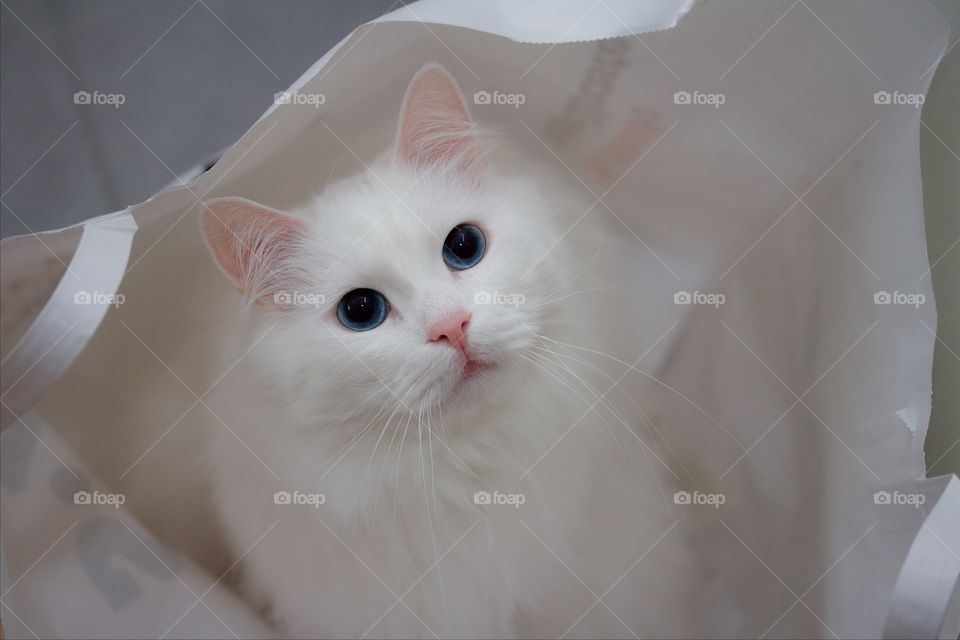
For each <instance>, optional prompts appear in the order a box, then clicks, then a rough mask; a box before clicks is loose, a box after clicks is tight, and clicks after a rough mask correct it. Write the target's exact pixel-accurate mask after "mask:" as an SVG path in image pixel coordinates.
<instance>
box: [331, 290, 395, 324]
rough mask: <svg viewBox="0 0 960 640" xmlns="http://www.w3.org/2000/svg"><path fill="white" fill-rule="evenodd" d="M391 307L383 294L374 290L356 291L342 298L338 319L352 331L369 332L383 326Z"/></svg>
mask: <svg viewBox="0 0 960 640" xmlns="http://www.w3.org/2000/svg"><path fill="white" fill-rule="evenodd" d="M389 312H390V305H389V304H388V303H387V299H386V298H384V297H383V294H382V293H380V292H379V291H374V290H373V289H354V290H353V291H351V292H349V293H347V294H346V295H345V296H343V297H342V298H340V306H338V307H337V318H338V319H339V320H340V324H342V325H343V326H345V327H346V328H347V329H350V330H352V331H369V330H370V329H375V328H377V327H379V326H380V325H381V324H383V321H384V320H386V319H387V313H389Z"/></svg>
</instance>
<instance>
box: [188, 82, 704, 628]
mask: <svg viewBox="0 0 960 640" xmlns="http://www.w3.org/2000/svg"><path fill="white" fill-rule="evenodd" d="M491 148H492V147H490V146H489V145H488V143H487V141H486V137H485V136H482V135H481V134H480V133H479V132H478V130H477V128H476V126H475V125H474V123H473V121H472V119H471V117H470V115H469V113H468V111H467V107H466V105H465V102H464V99H463V97H462V95H461V93H460V90H459V88H458V87H457V85H456V83H455V81H454V80H453V78H452V77H451V76H450V75H449V74H448V73H447V72H446V71H445V70H443V69H442V68H440V67H438V66H436V65H431V66H427V67H426V68H424V69H423V70H421V71H420V72H419V73H418V74H417V75H416V77H415V78H414V79H413V81H412V82H411V84H410V86H409V88H408V90H407V95H406V98H405V100H404V104H403V106H402V112H401V115H400V119H399V126H398V133H397V137H396V141H395V143H394V145H393V147H392V148H391V149H390V150H389V152H387V153H386V154H385V155H384V156H383V157H382V158H381V159H379V160H378V161H377V162H375V163H373V164H372V165H371V166H369V167H368V168H367V170H366V171H364V172H362V173H361V174H359V175H357V176H355V177H352V178H349V179H346V180H344V181H341V182H339V183H336V184H333V185H331V186H329V187H328V188H327V189H326V191H325V192H324V193H323V194H322V196H320V197H318V199H317V200H316V201H315V202H313V203H311V204H310V206H308V207H306V208H304V209H303V210H301V211H295V212H288V213H280V212H277V211H274V210H272V209H269V208H268V207H265V206H261V205H259V204H257V203H254V202H251V201H248V200H244V199H240V198H218V199H216V200H213V201H210V202H209V203H208V210H207V211H206V212H205V214H204V217H203V233H204V236H205V238H206V240H207V243H208V245H209V247H210V250H211V252H212V254H213V256H214V258H215V260H216V262H217V264H218V265H219V266H220V268H221V269H222V270H223V271H224V272H225V273H226V275H227V276H228V277H229V278H230V279H231V280H232V282H233V284H234V285H235V286H236V287H237V288H239V290H240V291H241V292H242V295H244V296H246V297H247V299H248V300H249V301H250V302H251V303H253V304H251V305H250V308H249V317H248V318H247V319H246V321H245V324H246V326H247V327H248V328H249V334H248V335H246V336H244V338H243V340H241V341H239V342H229V343H227V342H225V344H224V349H227V350H232V351H229V352H231V353H235V354H237V355H239V354H241V353H244V352H246V351H249V353H248V354H247V355H246V356H245V357H244V358H243V359H242V360H241V361H240V362H239V363H238V365H237V368H236V371H234V372H232V373H231V374H230V375H229V376H228V377H227V378H226V379H225V380H224V381H223V383H222V384H221V385H220V386H219V387H218V390H217V392H216V397H215V398H214V399H212V400H211V406H215V407H216V410H217V413H218V414H219V415H222V417H223V419H224V422H225V423H226V424H228V425H230V428H231V429H232V430H233V431H234V434H231V433H229V432H228V431H227V430H226V429H213V430H208V431H207V432H206V433H207V434H208V435H209V440H208V442H206V447H207V456H208V457H207V458H206V460H207V461H208V462H209V469H210V470H211V471H212V473H213V474H214V477H213V478H212V484H213V486H214V491H215V498H216V499H215V504H217V508H218V510H219V513H218V516H219V519H220V523H221V525H222V527H223V529H224V530H225V531H226V535H227V536H228V537H229V539H230V545H231V547H232V557H234V558H241V559H240V560H239V568H240V570H241V571H242V574H243V578H242V581H241V583H242V587H243V589H244V591H245V593H246V594H247V595H248V597H250V598H251V599H252V600H253V601H255V602H257V603H259V604H261V605H262V606H263V607H264V608H265V609H266V610H267V611H268V612H269V615H270V617H271V619H272V620H273V621H274V622H275V623H276V624H277V626H278V627H279V628H280V629H281V631H282V632H283V633H288V634H292V635H295V636H307V637H318V636H322V637H362V636H369V637H383V636H387V637H432V636H440V637H516V636H529V637H544V636H547V635H552V636H558V635H561V634H564V633H570V634H571V635H578V634H579V635H591V636H598V635H599V636H608V637H609V636H610V635H621V636H630V635H635V634H644V633H667V632H671V631H672V632H674V633H679V632H680V631H679V628H676V627H667V626H664V625H665V624H666V621H667V620H668V619H672V620H674V621H675V620H676V619H675V618H672V617H671V615H670V614H669V613H668V611H677V610H683V608H684V607H683V603H682V602H681V601H680V600H678V597H679V596H678V593H677V591H676V589H675V585H679V584H683V581H684V579H685V578H684V575H685V572H686V571H687V570H688V569H687V568H685V567H686V560H685V556H684V554H683V553H682V547H681V545H680V538H678V537H677V535H675V533H676V532H674V535H672V536H671V533H670V531H671V525H672V523H673V522H674V518H673V517H672V516H671V514H670V512H669V508H668V507H667V506H666V504H665V500H664V497H663V496H664V494H665V495H670V494H672V489H670V488H668V487H666V486H665V485H664V486H661V484H662V478H661V477H660V476H662V475H663V472H664V463H663V460H662V459H661V458H660V457H659V454H658V451H659V448H658V447H656V446H648V444H647V442H643V441H641V435H642V434H648V433H649V426H648V425H646V424H645V423H644V416H643V415H642V414H641V412H640V407H638V406H637V403H636V401H635V397H636V394H634V393H633V389H636V388H638V386H639V384H638V382H637V380H638V379H637V378H636V377H634V376H632V375H629V374H630V373H631V372H630V369H629V367H628V365H629V363H631V362H633V361H634V360H635V359H636V358H637V356H638V355H639V354H640V353H641V352H642V349H641V346H642V345H634V344H632V343H630V341H629V340H628V339H627V338H626V336H629V335H630V332H629V325H628V324H627V320H628V318H630V317H631V315H630V313H629V309H628V307H629V305H630V304H632V303H631V302H630V300H631V298H630V293H629V291H626V289H627V288H628V287H629V283H628V282H624V280H626V279H627V277H626V276H624V275H623V274H621V273H620V271H621V270H620V269H619V268H618V267H619V265H618V263H617V257H618V256H617V253H616V251H615V250H614V248H613V247H615V245H616V242H615V241H613V240H611V238H610V237H609V234H607V237H606V238H604V224H605V223H604V219H603V217H602V213H601V212H599V211H591V212H589V213H588V209H589V208H590V207H589V205H590V201H589V200H585V199H584V198H583V197H582V196H581V195H580V194H579V193H578V192H576V190H574V189H572V188H570V187H568V186H566V185H563V184H562V183H560V182H558V181H551V179H550V178H548V177H545V175H544V174H543V172H542V171H531V170H530V166H531V163H530V162H527V163H526V166H525V163H523V162H522V161H521V162H517V161H516V160H509V161H508V157H507V156H505V155H503V156H501V155H500V154H497V153H494V152H492V151H491V150H490V149H491ZM591 291H592V292H599V293H598V294H597V295H593V296H591V295H590V293H589V292H591ZM600 354H609V355H606V356H604V355H600ZM631 385H633V389H631ZM234 435H236V436H237V437H234ZM241 441H242V443H241ZM245 448H248V451H244V450H243V449H245ZM249 452H255V454H256V457H257V458H259V459H260V461H261V462H262V464H258V462H257V460H255V459H254V458H253V457H252V456H251V455H250V453H249ZM278 492H279V493H278ZM648 549H649V553H645V552H647V551H648ZM608 589H609V593H606V592H607V591H608ZM600 596H603V598H602V600H598V597H600ZM617 603H619V604H617Z"/></svg>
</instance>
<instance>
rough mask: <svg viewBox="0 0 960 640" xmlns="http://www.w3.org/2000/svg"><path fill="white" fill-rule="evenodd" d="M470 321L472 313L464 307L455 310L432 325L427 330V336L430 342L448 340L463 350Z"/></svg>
mask: <svg viewBox="0 0 960 640" xmlns="http://www.w3.org/2000/svg"><path fill="white" fill-rule="evenodd" d="M469 323H470V314H469V313H468V312H467V311H465V310H463V309H461V310H459V311H455V312H453V313H451V314H449V315H447V316H444V317H443V318H442V319H441V320H438V321H437V322H434V323H433V324H432V325H430V328H429V329H428V330H427V338H428V339H429V340H430V342H440V341H441V340H446V341H447V342H449V343H450V346H451V347H456V348H457V349H460V350H461V351H462V350H463V349H464V347H466V339H467V325H468V324H469Z"/></svg>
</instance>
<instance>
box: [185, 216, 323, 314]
mask: <svg viewBox="0 0 960 640" xmlns="http://www.w3.org/2000/svg"><path fill="white" fill-rule="evenodd" d="M201 227H202V230H203V237H204V239H205V240H206V242H207V246H208V247H209V248H210V253H212V254H213V257H214V259H215V260H216V262H217V265H218V266H219V267H220V269H221V270H222V271H223V272H224V273H225V274H226V275H227V276H228V277H229V278H230V279H231V280H232V281H233V282H234V284H235V285H236V286H237V287H238V288H239V289H240V290H241V291H242V292H243V293H245V294H247V295H249V296H251V298H253V299H254V300H257V301H263V302H273V301H274V298H275V296H276V295H277V294H279V293H282V292H284V291H292V290H296V289H297V288H298V285H297V282H298V281H299V280H300V279H299V278H297V277H296V276H295V274H296V273H297V270H296V268H295V265H296V264H297V260H296V257H297V254H298V250H299V249H300V247H301V244H302V241H303V237H304V231H305V228H304V224H303V222H302V221H301V220H299V219H297V218H293V217H291V216H288V215H285V214H283V213H280V212H279V211H276V210H274V209H270V208H268V207H265V206H263V205H260V204H257V203H256V202H253V201H251V200H247V199H245V198H216V199H214V200H210V201H208V202H206V203H205V205H204V211H203V216H202V219H201Z"/></svg>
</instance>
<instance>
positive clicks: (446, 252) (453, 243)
mask: <svg viewBox="0 0 960 640" xmlns="http://www.w3.org/2000/svg"><path fill="white" fill-rule="evenodd" d="M486 248H487V239H486V238H485V237H484V235H483V231H480V228H479V227H475V226H473V225H472V224H458V225H457V226H455V227H454V228H453V229H452V230H451V231H450V233H448V234H447V239H446V240H444V241H443V261H444V262H446V263H447V266H448V267H450V268H451V269H456V270H457V271H463V270H464V269H469V268H470V267H473V266H475V265H476V264H477V263H478V262H480V259H481V258H483V252H484V251H485V250H486Z"/></svg>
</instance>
